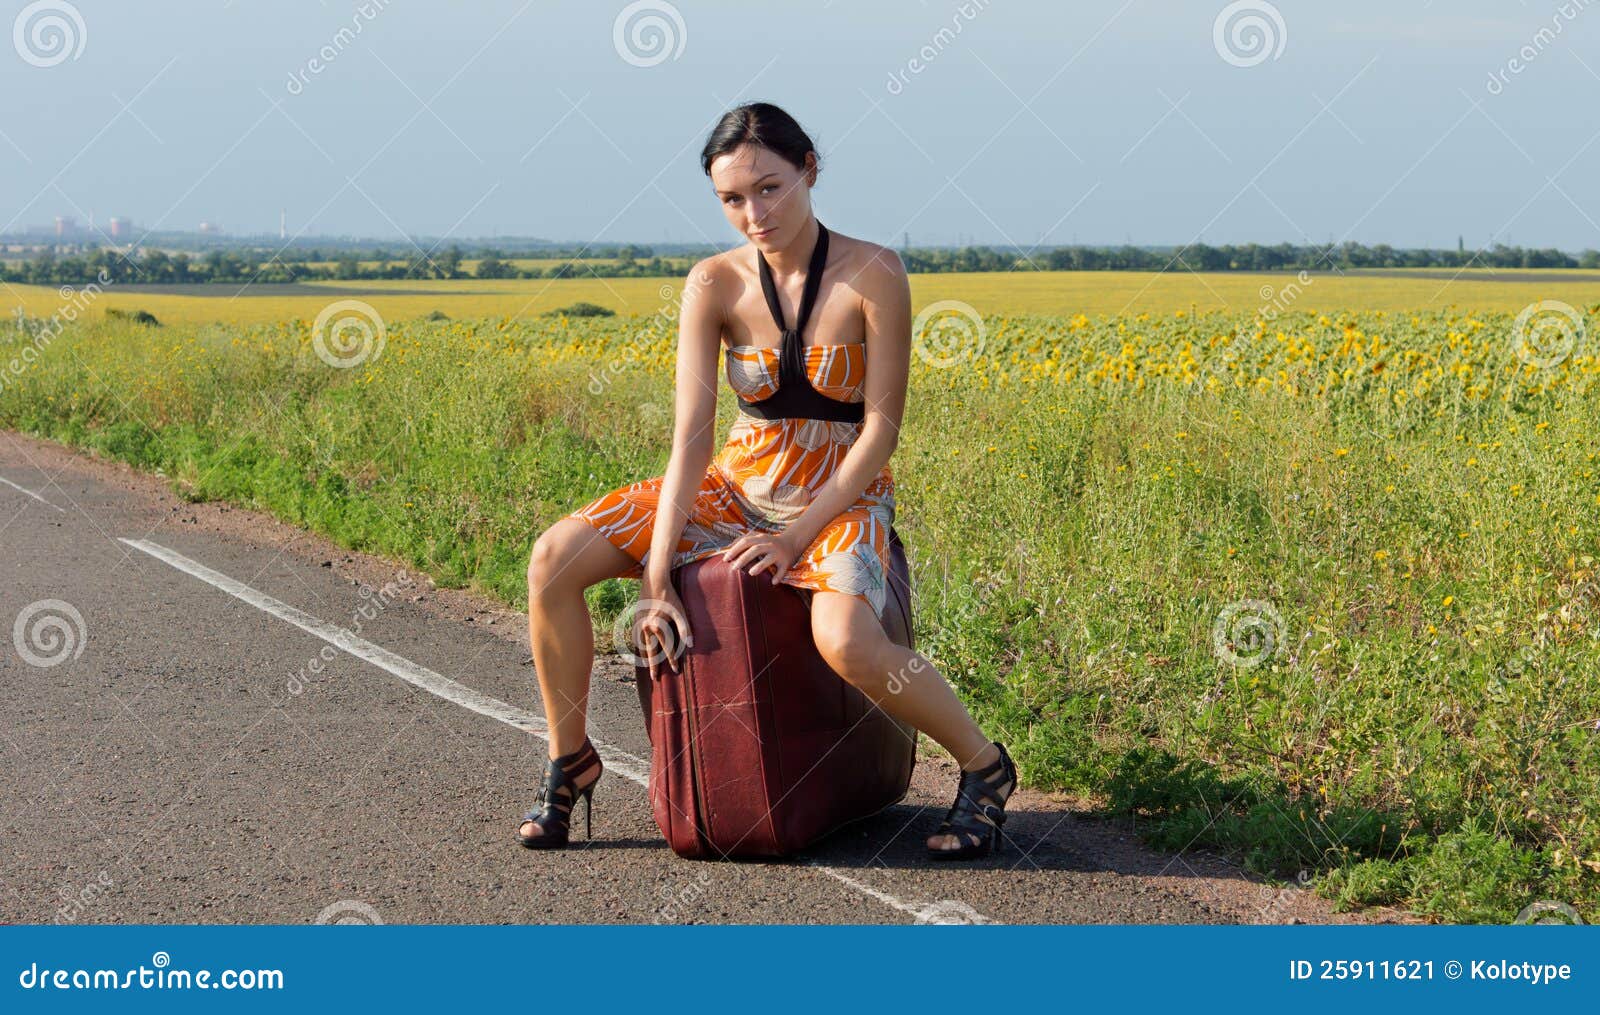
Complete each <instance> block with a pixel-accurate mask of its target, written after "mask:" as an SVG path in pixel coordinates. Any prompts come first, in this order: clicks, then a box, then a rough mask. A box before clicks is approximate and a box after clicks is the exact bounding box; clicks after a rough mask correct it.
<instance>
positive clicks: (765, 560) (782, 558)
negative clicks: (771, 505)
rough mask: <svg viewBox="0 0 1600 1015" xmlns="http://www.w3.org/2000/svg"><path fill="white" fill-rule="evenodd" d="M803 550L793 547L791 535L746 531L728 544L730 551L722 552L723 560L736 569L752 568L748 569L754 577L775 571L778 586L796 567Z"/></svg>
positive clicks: (775, 582)
mask: <svg viewBox="0 0 1600 1015" xmlns="http://www.w3.org/2000/svg"><path fill="white" fill-rule="evenodd" d="M801 549H802V548H801V547H798V546H795V545H794V540H793V539H792V538H791V537H790V536H789V533H788V532H746V533H745V534H744V535H742V536H740V537H739V538H738V539H735V540H734V541H733V542H732V543H730V544H728V548H727V549H726V550H724V551H722V559H723V560H729V559H730V558H731V560H732V562H733V566H734V567H737V568H740V569H745V565H747V564H748V565H750V567H749V568H748V570H749V572H750V573H751V574H760V573H761V572H762V571H763V570H769V571H771V572H772V584H774V585H776V584H778V582H779V581H780V580H781V579H782V578H783V576H784V575H785V574H788V573H789V568H791V567H793V566H794V562H795V558H797V557H799V556H800V551H801Z"/></svg>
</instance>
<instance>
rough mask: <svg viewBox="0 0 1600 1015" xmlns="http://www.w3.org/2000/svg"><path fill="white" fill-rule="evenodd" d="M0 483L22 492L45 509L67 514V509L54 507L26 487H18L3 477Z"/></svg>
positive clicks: (0, 477) (0, 478)
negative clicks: (53, 509) (49, 508)
mask: <svg viewBox="0 0 1600 1015" xmlns="http://www.w3.org/2000/svg"><path fill="white" fill-rule="evenodd" d="M0 483H4V484H5V485H7V486H9V487H11V489H13V490H20V491H22V492H23V493H25V494H27V495H28V496H29V497H32V498H33V499H34V500H36V501H38V502H39V503H40V504H43V505H44V506H45V507H51V508H55V509H56V510H57V511H60V512H61V513H62V514H66V513H67V509H66V508H62V507H56V505H54V504H52V503H50V502H49V501H47V500H45V499H44V498H43V497H41V496H39V495H38V494H36V493H34V492H33V491H32V490H29V489H28V488H27V487H25V486H18V485H17V484H15V483H13V482H11V480H9V479H7V478H6V477H4V476H0Z"/></svg>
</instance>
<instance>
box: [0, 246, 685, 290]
mask: <svg viewBox="0 0 1600 1015" xmlns="http://www.w3.org/2000/svg"><path fill="white" fill-rule="evenodd" d="M304 253H305V256H304V259H303V260H301V259H293V260H291V259H288V258H285V257H284V256H282V255H278V254H265V255H263V254H261V253H255V252H251V251H245V250H212V251H210V252H208V253H206V254H204V255H201V256H190V255H189V254H187V253H176V254H169V253H168V252H166V251H164V250H152V249H145V250H141V251H137V252H135V253H123V252H121V251H117V250H113V249H110V248H100V249H97V250H89V251H84V252H80V253H70V254H65V255H60V254H57V253H56V252H55V251H54V250H45V251H42V252H41V253H39V254H37V255H35V256H34V257H32V258H29V259H27V260H22V261H17V262H14V263H11V264H4V263H0V281H5V282H18V283H25V284H30V285H78V284H81V283H83V282H87V281H90V280H92V279H95V278H98V277H99V276H100V272H101V270H102V269H103V270H104V271H105V274H106V275H107V276H108V277H110V279H111V280H112V282H113V283H115V284H124V285H126V284H146V285H187V284H194V283H207V282H218V283H233V284H238V285H243V284H245V283H264V284H271V283H282V282H309V281H327V280H341V279H345V280H370V279H454V278H486V279H504V278H580V277H584V276H601V277H608V278H615V277H624V276H640V277H659V276H672V275H679V274H682V273H683V272H685V271H687V270H688V269H689V265H690V263H691V262H690V261H688V260H677V261H673V260H670V259H664V258H661V257H657V256H654V255H649V254H648V251H643V253H644V254H646V255H647V256H646V257H645V258H643V259H641V257H640V256H639V255H640V253H641V251H640V248H635V247H623V248H622V249H621V253H620V256H618V257H616V258H615V259H613V260H609V261H598V260H597V261H575V260H568V261H563V262H561V263H559V264H554V265H548V266H543V267H538V266H519V265H517V264H515V263H514V262H513V261H511V260H508V259H506V258H505V257H504V256H503V255H502V254H501V253H500V252H498V251H494V250H486V251H481V252H479V253H478V256H477V258H476V260H477V263H476V264H474V265H473V266H472V270H471V271H468V270H466V268H465V266H464V262H465V261H466V260H467V259H468V258H467V256H466V254H465V253H464V252H463V251H462V250H461V248H460V247H454V246H452V247H449V248H447V249H445V250H442V251H438V252H435V253H428V252H424V251H413V252H411V253H409V254H406V255H403V256H396V255H393V254H391V253H390V252H388V251H386V250H381V249H380V250H375V251H373V252H371V253H370V254H366V255H358V254H356V253H353V252H345V253H341V254H339V255H338V256H336V257H334V258H331V259H325V258H323V257H321V256H320V255H319V252H317V251H307V252H304Z"/></svg>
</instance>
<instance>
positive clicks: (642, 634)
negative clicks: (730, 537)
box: [630, 577, 694, 680]
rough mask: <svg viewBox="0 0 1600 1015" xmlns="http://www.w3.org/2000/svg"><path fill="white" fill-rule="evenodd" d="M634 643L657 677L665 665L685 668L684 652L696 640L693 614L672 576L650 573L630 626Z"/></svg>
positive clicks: (675, 671) (673, 669)
mask: <svg viewBox="0 0 1600 1015" xmlns="http://www.w3.org/2000/svg"><path fill="white" fill-rule="evenodd" d="M630 634H631V636H632V638H633V644H634V646H635V647H636V650H637V651H638V653H639V655H640V656H641V657H642V658H643V659H644V661H645V663H646V665H647V666H648V667H649V669H650V679H651V680H655V679H656V677H657V674H658V673H659V672H660V670H661V667H662V666H664V665H665V666H670V667H671V669H672V672H673V673H679V672H682V666H681V660H680V658H679V657H680V656H681V655H683V654H685V653H687V652H688V649H689V647H690V646H691V645H693V644H694V636H693V635H692V634H691V633H690V631H689V617H688V615H687V614H686V613H685V612H684V609H683V602H682V601H681V600H679V598H678V591H677V589H674V588H673V587H672V581H671V580H670V579H654V578H650V577H647V578H646V579H645V582H644V585H643V587H642V588H641V589H640V590H639V602H638V604H637V606H636V607H635V608H634V613H633V623H632V625H631V628H630Z"/></svg>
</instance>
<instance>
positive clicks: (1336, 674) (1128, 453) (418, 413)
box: [0, 312, 1600, 922]
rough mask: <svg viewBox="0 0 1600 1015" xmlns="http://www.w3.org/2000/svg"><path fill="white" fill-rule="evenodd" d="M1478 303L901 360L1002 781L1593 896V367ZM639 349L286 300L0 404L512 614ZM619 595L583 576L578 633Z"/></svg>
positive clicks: (57, 354) (647, 336) (594, 332)
mask: <svg viewBox="0 0 1600 1015" xmlns="http://www.w3.org/2000/svg"><path fill="white" fill-rule="evenodd" d="M1513 316H1514V315H1513V314H1509V313H1495V314H1489V315H1482V316H1476V317H1475V316H1472V315H1463V314H1459V313H1446V312H1441V313H1433V314H1419V315H1393V316H1389V315H1383V314H1359V315H1338V316H1337V317H1336V318H1335V319H1329V318H1327V317H1321V316H1318V315H1313V314H1303V315H1285V316H1284V317H1283V318H1281V319H1280V320H1278V321H1277V322H1275V323H1274V324H1273V325H1271V326H1266V327H1263V326H1261V325H1260V324H1259V323H1258V322H1257V321H1256V320H1255V319H1254V318H1252V317H1250V316H1248V315H1245V316H1239V315H1205V316H1202V318H1200V319H1199V320H1195V319H1193V318H1190V317H1186V316H1183V315H1177V316H1173V317H1167V318H1148V317H1147V316H1143V315H1141V316H1140V317H1137V318H1134V317H1127V318H1109V319H1105V320H1102V321H1099V322H1088V321H1087V320H1086V319H1080V320H1076V321H1068V320H1065V319H1061V318H990V319H988V320H987V321H986V330H987V343H986V346H985V351H984V355H983V356H982V357H981V358H980V359H979V360H977V361H975V362H973V363H970V364H966V365H961V366H957V367H952V368H949V369H936V368H933V367H931V366H926V365H924V364H922V363H921V362H920V360H919V359H918V358H917V357H914V358H913V366H914V369H913V375H912V381H911V392H910V398H909V402H908V406H909V408H908V411H907V415H906V419H905V428H904V432H903V435H902V438H901V442H900V446H899V448H898V450H897V451H896V455H895V458H894V460H893V463H892V467H893V469H894V472H895V477H896V483H897V491H898V501H899V515H898V519H897V523H896V525H897V528H898V529H899V530H900V532H901V534H902V536H903V537H904V539H905V541H906V544H907V548H908V555H909V557H910V560H911V564H912V582H913V586H914V591H915V621H916V632H917V639H918V647H919V649H921V650H922V651H923V652H924V653H925V654H927V655H928V656H929V657H930V658H931V659H932V660H933V661H934V662H935V663H936V664H937V666H938V667H939V669H940V671H941V672H942V673H944V674H945V675H946V676H947V677H948V678H949V679H950V680H951V681H952V683H953V684H955V686H956V687H957V689H958V691H959V693H960V694H961V695H962V697H963V698H964V700H966V701H967V702H968V704H969V706H970V707H971V708H972V710H973V712H974V714H975V715H976V717H977V718H978V720H979V722H980V723H981V724H982V725H983V727H984V729H985V731H986V732H988V733H989V734H990V735H991V736H994V737H996V738H997V739H1002V740H1004V741H1006V742H1007V744H1008V745H1009V746H1011V747H1012V753H1013V754H1014V755H1015V757H1016V758H1017V760H1018V763H1019V765H1020V767H1021V770H1022V775H1023V778H1024V780H1025V781H1026V782H1027V783H1028V784H1030V785H1033V786H1036V787H1040V788H1057V789H1064V790H1069V791H1074V792H1078V793H1083V794H1088V795H1091V796H1093V797H1094V798H1096V799H1098V800H1100V801H1102V802H1103V803H1104V805H1105V807H1106V808H1107V809H1108V811H1110V812H1114V813H1124V814H1135V815H1139V816H1140V821H1139V822H1138V827H1139V828H1140V830H1141V832H1143V833H1144V834H1146V835H1147V836H1149V837H1150V838H1151V840H1152V841H1153V842H1154V843H1155V844H1157V845H1159V846H1161V847H1162V848H1166V849H1172V850H1181V849H1185V848H1191V847H1207V848H1213V849H1222V850H1227V851H1231V852H1234V853H1236V854H1237V855H1238V856H1239V857H1240V858H1242V859H1243V860H1244V861H1245V862H1246V863H1247V864H1248V865H1249V866H1250V867H1251V868H1253V869H1255V870H1259V871H1262V872H1266V873H1271V874H1274V875H1276V876H1279V877H1289V876H1293V875H1294V874H1295V873H1296V872H1300V871H1310V872H1314V874H1315V878H1314V884H1315V885H1316V887H1317V890H1318V891H1320V892H1323V893H1324V894H1326V895H1328V896H1329V897H1331V898H1334V899H1337V900H1339V903H1340V904H1341V905H1358V904H1372V903H1385V904H1395V905H1401V906H1405V907H1409V908H1410V909H1412V910H1414V911H1416V912H1418V913H1422V914H1424V915H1426V916H1428V917H1430V918H1434V919H1439V920H1450V921H1490V922H1508V921H1510V920H1512V919H1513V918H1515V916H1516V914H1517V913H1518V912H1519V911H1520V910H1521V909H1522V908H1523V907H1524V906H1527V905H1528V904H1530V903H1532V902H1535V901H1539V900H1546V899H1548V900H1555V901H1560V902H1565V903H1568V904H1571V905H1573V906H1576V907H1577V908H1578V910H1579V911H1580V912H1581V913H1583V914H1584V915H1585V916H1586V917H1589V918H1593V917H1594V916H1595V914H1596V909H1595V906H1596V902H1597V901H1600V793H1597V792H1596V789H1597V787H1596V779H1595V773H1596V772H1597V770H1600V765H1597V761H1600V759H1597V757H1596V749H1597V745H1600V597H1593V596H1592V590H1594V589H1595V588H1596V585H1595V583H1596V580H1597V579H1596V567H1595V559H1594V558H1595V556H1596V553H1595V547H1594V539H1595V533H1596V532H1600V479H1597V477H1596V470H1597V468H1600V464H1597V456H1600V447H1597V445H1596V443H1595V441H1594V439H1593V420H1594V419H1595V418H1596V410H1597V409H1600V390H1597V385H1596V380H1597V378H1600V365H1597V363H1596V360H1595V359H1594V357H1593V356H1592V355H1589V354H1588V353H1587V351H1586V350H1585V351H1583V352H1582V353H1581V354H1579V355H1574V356H1573V357H1571V358H1569V359H1568V360H1567V361H1566V362H1564V363H1563V364H1561V365H1560V367H1559V368H1556V369H1552V370H1549V371H1544V372H1538V371H1530V370H1527V369H1524V368H1523V366H1522V364H1521V363H1520V362H1518V361H1517V360H1516V359H1515V358H1514V357H1512V356H1511V355H1510V354H1509V353H1508V352H1507V348H1508V345H1507V341H1506V339H1507V336H1508V334H1509V329H1510V328H1511V320H1512V317H1513ZM1587 317H1588V320H1589V322H1590V325H1589V328H1590V332H1591V333H1596V332H1600V327H1597V326H1596V324H1597V322H1596V318H1595V315H1594V313H1593V312H1590V313H1589V314H1588V315H1587ZM4 336H5V337H4V340H3V344H0V363H3V362H4V361H7V360H11V359H12V358H13V357H17V356H19V355H20V353H21V350H22V349H23V348H24V347H25V346H26V345H27V344H28V342H29V339H28V337H27V336H26V335H24V334H22V333H20V332H16V331H14V330H12V329H9V328H8V329H6V331H5V332H4ZM1223 347H1232V348H1234V349H1235V352H1236V355H1234V356H1233V357H1232V358H1231V359H1230V364H1231V365H1229V366H1227V367H1225V368H1222V374H1221V376H1222V379H1223V383H1218V384H1212V385H1205V384H1200V385H1194V384H1190V383H1187V380H1186V378H1188V377H1190V376H1192V374H1193V371H1192V365H1193V362H1194V358H1195V356H1194V354H1196V353H1199V354H1202V355H1203V354H1204V351H1205V350H1206V349H1208V348H1209V349H1212V350H1215V349H1218V348H1223ZM672 353H673V339H672V334H671V329H670V328H664V327H661V326H659V325H658V326H651V325H650V323H649V322H648V321H645V320H642V319H640V318H631V317H619V318H616V319H586V320H582V321H578V320H566V319H561V318H553V319H534V320H528V321H520V322H504V321H497V322H488V321H435V322H429V321H412V322H391V324H390V326H389V333H388V342H387V345H386V347H385V349H384V351H383V354H382V356H380V357H378V358H377V359H376V360H373V361H370V362H367V363H364V364H362V365H360V366H357V367H355V368H352V369H334V368H332V367H330V366H328V365H327V364H326V363H324V362H323V361H321V360H320V359H318V358H317V356H316V355H315V353H314V352H313V351H312V349H311V344H310V336H309V334H308V332H307V330H306V325H305V324H304V323H286V324H283V325H275V326H254V327H225V326H195V325H183V324H177V325H169V326H167V327H163V328H147V327H140V326H136V325H133V324H131V323H129V322H120V323H119V322H109V323H108V322H99V323H91V324H86V325H81V326H77V327H74V328H69V329H68V330H67V331H65V332H64V333H62V334H61V335H60V336H59V337H58V338H56V339H55V340H54V341H53V342H51V343H49V344H48V346H46V347H45V348H44V350H43V352H42V354H41V356H40V359H39V361H38V362H37V363H33V364H30V365H25V366H24V368H23V369H21V370H18V371H12V372H9V373H6V374H4V376H3V378H0V380H3V381H4V386H3V388H0V425H5V426H8V427H13V428H16V429H20V430H24V431H27V432H30V433H33V434H37V435H40V436H44V437H48V438H51V439H54V440H58V441H61V442H63V443H66V444H69V445H72V446H75V447H80V448H87V449H91V450H94V451H95V452H97V453H100V454H103V455H107V456H110V457H115V458H118V459H120V460H123V461H127V462H129V463H131V464H133V465H136V466H138V467H140V468H143V469H147V470H151V471H156V470H159V471H160V472H162V473H163V474H165V475H166V476H167V477H169V479H170V481H171V482H172V484H173V486H174V488H175V489H177V490H179V491H180V492H182V493H183V495H184V496H186V497H189V498H192V499H195V500H202V499H225V500H228V501H232V502H234V503H238V504H241V505H244V506H248V507H254V508H259V509H262V510H266V511H269V512H271V513H273V514H274V515H276V516H278V517H280V518H283V519H286V520H288V521H291V522H293V523H295V524H299V525H303V526H305V527H307V528H310V529H313V530H315V531H318V532H321V533H324V534H326V535H328V536H330V537H332V538H333V539H335V540H337V541H339V542H340V543H341V544H343V545H346V546H349V547H352V548H356V549H361V550H366V551H370V552H374V553H379V554H383V555H386V556H389V557H392V558H395V559H397V560H400V561H404V562H406V563H408V564H410V565H411V566H413V567H416V568H419V569H424V570H426V571H427V572H428V573H430V574H432V575H433V576H434V577H435V579H436V580H437V581H439V582H440V583H441V584H445V585H451V586H466V585H470V586H474V587H477V588H479V589H481V590H482V591H484V592H486V593H488V594H489V595H492V596H495V597H497V598H498V599H500V600H503V601H504V602H506V603H509V604H513V605H516V606H518V607H521V606H523V605H524V604H525V597H526V589H525V575H524V572H525V567H526V558H527V553H528V550H529V547H530V546H531V543H532V541H533V539H534V537H535V536H537V534H538V533H539V532H540V531H542V529H543V528H544V527H545V526H547V525H549V524H550V523H551V522H553V521H554V520H555V519H556V518H558V517H559V516H560V515H561V514H564V513H566V512H567V511H569V510H571V509H573V508H575V507H577V506H579V505H580V504H582V503H584V502H586V501H587V500H589V499H591V498H593V497H595V496H598V495H599V494H600V493H602V492H604V491H606V490H609V489H612V488H615V487H618V486H622V485H625V484H626V483H629V482H631V481H633V480H635V479H639V478H642V477H644V476H648V475H654V474H658V473H660V472H661V471H662V470H663V469H664V468H665V465H666V461H667V455H668V450H669V439H670V434H669V433H668V426H669V423H670V419H671V412H670V406H671V391H670V379H671V375H672V374H671V365H672ZM608 362H609V363H611V364H621V365H620V366H615V367H612V368H608V367H607V366H606V364H607V363H608ZM1046 364H1048V365H1046ZM597 377H598V378H601V381H602V382H596V381H595V379H596V378H597ZM722 395H723V401H722V405H721V415H720V417H719V430H720V431H724V432H725V430H726V426H727V424H728V422H730V421H731V419H732V412H733V402H732V396H731V393H729V392H727V391H723V392H722ZM636 589H637V583H635V582H623V581H618V580H613V581H610V582H605V583H602V584H601V585H599V586H596V587H595V588H594V589H592V590H591V593H590V603H591V606H592V607H593V609H594V611H595V613H596V620H597V623H599V624H601V625H606V624H607V623H608V621H609V619H610V618H611V617H613V616H615V615H616V614H617V613H618V612H620V611H621V610H623V609H624V608H626V606H627V604H628V602H629V600H630V599H631V598H632V597H633V595H634V594H635V593H636ZM1246 603H1258V604H1265V606H1264V607H1263V606H1259V605H1258V606H1251V607H1247V608H1246V610H1245V614H1244V617H1245V620H1246V623H1243V624H1240V625H1237V626H1235V627H1234V628H1232V629H1226V628H1225V629H1224V630H1223V631H1222V632H1221V635H1222V639H1221V641H1220V642H1219V641H1218V640H1217V638H1216V637H1215V635H1216V634H1217V630H1216V624H1217V621H1218V617H1219V616H1222V615H1225V614H1226V612H1227V611H1228V610H1229V609H1230V607H1231V606H1237V604H1246ZM1251 618H1255V619H1259V620H1262V621H1263V623H1265V624H1267V626H1268V627H1269V628H1270V629H1271V633H1272V635H1273V638H1272V640H1271V642H1270V643H1269V644H1267V645H1265V646H1263V645H1257V644H1255V643H1254V642H1252V628H1251V625H1250V623H1248V621H1249V620H1250V619H1251ZM1279 618H1281V626H1280V625H1279V624H1278V620H1279ZM1256 630H1259V628H1258V629H1256ZM1230 653H1231V654H1230ZM1252 653H1254V654H1252ZM1258 656H1259V658H1258ZM1230 660H1232V661H1230Z"/></svg>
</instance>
